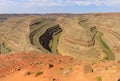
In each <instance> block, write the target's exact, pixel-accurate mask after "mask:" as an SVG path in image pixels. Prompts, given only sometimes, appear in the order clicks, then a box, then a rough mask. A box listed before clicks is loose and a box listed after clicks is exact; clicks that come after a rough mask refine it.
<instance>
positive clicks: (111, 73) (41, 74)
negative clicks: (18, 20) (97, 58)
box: [0, 52, 120, 81]
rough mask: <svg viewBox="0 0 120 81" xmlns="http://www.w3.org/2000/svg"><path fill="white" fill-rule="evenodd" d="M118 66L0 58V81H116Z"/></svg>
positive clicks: (29, 56)
mask: <svg viewBox="0 0 120 81" xmlns="http://www.w3.org/2000/svg"><path fill="white" fill-rule="evenodd" d="M119 64H120V62H112V61H109V62H98V63H87V62H78V61H76V60H74V59H73V58H72V57H68V56H61V55H55V54H39V53H35V52H33V53H13V54H6V55H0V81H117V80H118V79H119V78H120V66H119Z"/></svg>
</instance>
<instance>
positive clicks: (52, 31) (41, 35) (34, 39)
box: [29, 18, 62, 53]
mask: <svg viewBox="0 0 120 81" xmlns="http://www.w3.org/2000/svg"><path fill="white" fill-rule="evenodd" d="M30 29H31V33H30V36H29V38H30V41H31V44H33V45H34V46H36V47H37V48H38V49H40V50H42V51H43V52H45V53H48V52H53V51H52V50H51V47H50V46H52V45H53V44H51V45H50V41H52V40H53V39H54V37H55V36H56V35H57V34H59V33H61V32H62V29H61V28H60V26H59V24H56V23H55V20H54V19H45V18H43V19H42V18H41V19H39V20H35V21H34V22H32V24H31V25H30ZM58 39H59V38H58ZM56 49H57V47H56V48H55V50H56ZM53 53H54V52H53Z"/></svg>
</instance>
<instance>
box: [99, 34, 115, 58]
mask: <svg viewBox="0 0 120 81" xmlns="http://www.w3.org/2000/svg"><path fill="white" fill-rule="evenodd" d="M102 36H103V33H102V32H98V35H97V40H98V41H99V44H100V45H101V48H102V50H103V52H104V53H105V54H106V55H105V57H104V58H103V59H105V60H115V56H114V53H113V52H112V51H111V50H110V48H109V46H108V45H107V44H106V42H105V41H104V40H103V39H102Z"/></svg>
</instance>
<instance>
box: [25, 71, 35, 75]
mask: <svg viewBox="0 0 120 81" xmlns="http://www.w3.org/2000/svg"><path fill="white" fill-rule="evenodd" d="M31 74H33V72H30V71H28V72H26V73H25V75H31Z"/></svg>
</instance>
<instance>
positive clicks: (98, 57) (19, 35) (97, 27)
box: [0, 13, 120, 81]
mask: <svg viewBox="0 0 120 81" xmlns="http://www.w3.org/2000/svg"><path fill="white" fill-rule="evenodd" d="M0 54H1V55H0V81H21V80H24V81H88V80H89V81H107V80H109V81H119V79H120V70H119V69H120V67H119V61H120V13H96V14H44V15H38V14H36V15H35V14H34V15H28V14H23V15H16V14H13V15H9V14H4V15H0Z"/></svg>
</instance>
